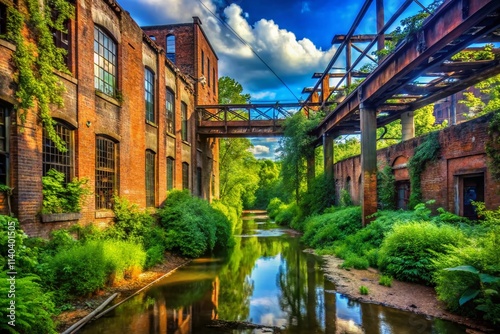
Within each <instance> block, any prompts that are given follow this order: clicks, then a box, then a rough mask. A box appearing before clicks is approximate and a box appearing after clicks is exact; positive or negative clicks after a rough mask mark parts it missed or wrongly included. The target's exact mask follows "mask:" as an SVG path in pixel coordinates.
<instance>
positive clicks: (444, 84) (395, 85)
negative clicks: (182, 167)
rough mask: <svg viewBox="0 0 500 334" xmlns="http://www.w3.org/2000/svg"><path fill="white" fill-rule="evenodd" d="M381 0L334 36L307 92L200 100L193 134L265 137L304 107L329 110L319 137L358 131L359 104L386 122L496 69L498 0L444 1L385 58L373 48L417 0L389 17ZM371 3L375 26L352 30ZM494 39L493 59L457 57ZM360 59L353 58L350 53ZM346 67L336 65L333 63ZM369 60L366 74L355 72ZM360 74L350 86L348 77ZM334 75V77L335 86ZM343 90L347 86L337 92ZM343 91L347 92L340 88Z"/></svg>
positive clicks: (371, 0) (369, 0)
mask: <svg viewBox="0 0 500 334" xmlns="http://www.w3.org/2000/svg"><path fill="white" fill-rule="evenodd" d="M383 1H384V0H365V2H364V4H363V6H362V8H361V10H360V12H359V13H358V15H357V17H356V18H355V21H354V22H353V25H352V26H351V28H350V29H349V31H348V33H347V34H346V35H336V36H335V37H334V38H333V40H332V43H334V44H339V46H338V48H337V50H336V53H335V55H334V56H333V57H332V59H331V61H330V63H329V64H328V66H327V67H326V69H325V71H324V72H323V73H315V74H313V78H314V79H317V83H316V84H315V85H314V87H312V88H304V91H303V93H305V92H307V93H309V96H308V97H307V99H306V100H305V101H304V102H301V103H296V104H279V103H276V104H262V105H259V104H248V105H211V106H208V105H205V106H198V107H197V110H198V113H199V127H198V133H199V134H200V135H202V136H209V137H231V136H233V137H234V136H269V135H280V134H281V133H282V129H281V124H282V123H283V119H284V118H285V117H287V116H289V115H290V114H292V113H293V112H296V111H297V110H299V109H301V108H305V109H307V110H311V109H312V110H320V109H322V110H323V112H325V114H326V116H325V118H324V119H323V121H322V122H321V123H320V125H319V127H318V128H317V129H316V131H315V134H316V136H317V138H318V141H317V143H318V144H320V143H321V141H320V139H321V138H322V137H324V136H325V135H326V136H329V137H336V136H338V135H341V134H348V133H359V131H360V130H361V129H360V127H361V126H360V113H361V112H362V110H363V107H368V108H371V109H375V110H376V117H377V118H376V126H377V127H380V126H384V125H386V124H388V123H390V122H392V121H394V120H396V119H398V118H400V117H401V115H402V114H403V113H405V112H409V111H414V110H416V109H418V108H420V107H423V106H426V105H428V104H431V103H434V102H436V101H438V100H440V99H442V98H445V97H447V96H450V95H452V94H454V93H457V92H459V91H462V90H464V89H466V88H468V87H470V86H473V85H475V84H477V83H479V82H481V81H483V80H485V79H487V78H490V77H493V76H495V75H497V74H499V73H500V49H499V43H500V0H445V1H444V3H443V4H442V5H441V6H440V7H439V8H438V9H437V10H436V11H435V12H434V13H432V14H431V15H430V16H429V17H428V18H427V19H426V20H425V21H424V22H423V25H422V27H421V28H419V29H418V31H416V32H414V33H412V34H410V35H408V37H406V38H405V39H404V40H402V41H400V42H399V44H398V45H397V46H396V47H395V49H394V51H393V52H391V53H390V54H389V55H387V56H386V57H385V58H383V59H382V60H377V59H374V58H373V57H372V56H371V55H370V53H372V52H373V51H374V50H376V49H378V50H381V49H382V48H383V47H384V43H385V41H386V40H387V39H389V38H390V35H389V30H390V29H393V27H394V24H395V23H396V22H397V20H398V19H400V18H401V16H402V14H403V13H404V11H405V10H406V9H407V8H408V7H409V6H410V5H412V4H413V5H414V4H415V3H419V2H418V1H416V0H405V1H404V3H403V4H402V6H401V7H400V8H399V9H398V10H397V11H396V12H395V13H394V14H393V15H392V16H391V17H390V18H388V19H387V20H385V17H384V10H383ZM374 6H376V10H375V12H376V17H377V20H376V21H377V27H376V32H375V33H373V34H364V35H357V34H356V31H357V29H358V27H359V26H360V23H361V22H362V20H363V19H364V18H365V16H367V13H369V10H370V8H372V9H373V7H374ZM486 43H491V44H493V45H494V47H493V50H492V52H493V54H494V59H485V60H473V59H466V60H463V59H462V60H460V59H458V60H457V59H456V58H453V59H452V57H453V56H454V55H456V54H457V53H458V52H461V51H474V50H476V51H477V50H478V48H479V47H481V48H482V46H484V44H486ZM354 54H357V58H356V59H353V55H354ZM339 61H340V62H344V64H345V67H343V68H342V69H341V71H340V72H339V68H338V67H335V65H336V64H337V63H338V62H339ZM367 62H372V63H373V66H374V69H373V70H372V71H371V73H363V72H362V71H360V67H361V65H362V64H366V63H367ZM356 77H357V78H363V80H362V81H361V82H359V85H358V86H357V87H356V88H354V89H352V91H350V90H346V89H347V88H349V87H353V86H351V84H352V82H351V80H352V78H356ZM332 81H336V83H335V84H334V85H332ZM342 91H350V93H348V94H347V96H345V97H343V98H342V99H339V98H338V97H339V95H342V94H339V93H341V92H342ZM344 95H345V94H344Z"/></svg>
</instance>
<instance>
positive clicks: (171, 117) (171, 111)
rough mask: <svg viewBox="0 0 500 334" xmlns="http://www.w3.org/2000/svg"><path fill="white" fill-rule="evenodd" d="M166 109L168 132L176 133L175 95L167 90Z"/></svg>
mask: <svg viewBox="0 0 500 334" xmlns="http://www.w3.org/2000/svg"><path fill="white" fill-rule="evenodd" d="M165 108H166V109H167V132H170V133H174V132H175V97H174V93H173V92H172V91H171V90H170V89H167V99H166V101H165Z"/></svg>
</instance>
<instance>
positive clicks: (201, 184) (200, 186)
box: [196, 167, 203, 197]
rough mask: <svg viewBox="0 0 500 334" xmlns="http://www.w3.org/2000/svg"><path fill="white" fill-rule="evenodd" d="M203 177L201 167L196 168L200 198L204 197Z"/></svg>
mask: <svg viewBox="0 0 500 334" xmlns="http://www.w3.org/2000/svg"><path fill="white" fill-rule="evenodd" d="M202 182H203V176H202V170H201V167H197V168H196V184H197V186H198V188H197V194H198V196H199V197H201V196H202V195H203V183H202Z"/></svg>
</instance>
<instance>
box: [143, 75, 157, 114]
mask: <svg viewBox="0 0 500 334" xmlns="http://www.w3.org/2000/svg"><path fill="white" fill-rule="evenodd" d="M144 103H145V109H146V121H148V122H151V123H153V124H156V112H155V73H154V72H153V70H151V69H150V68H149V67H145V68H144Z"/></svg>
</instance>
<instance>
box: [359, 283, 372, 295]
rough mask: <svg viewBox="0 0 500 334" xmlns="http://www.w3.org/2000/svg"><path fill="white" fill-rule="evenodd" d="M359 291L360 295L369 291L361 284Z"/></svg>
mask: <svg viewBox="0 0 500 334" xmlns="http://www.w3.org/2000/svg"><path fill="white" fill-rule="evenodd" d="M359 293H360V294H362V295H367V294H369V293H370V291H369V290H368V288H367V287H366V286H364V285H362V286H360V287H359Z"/></svg>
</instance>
